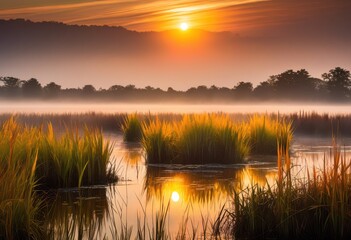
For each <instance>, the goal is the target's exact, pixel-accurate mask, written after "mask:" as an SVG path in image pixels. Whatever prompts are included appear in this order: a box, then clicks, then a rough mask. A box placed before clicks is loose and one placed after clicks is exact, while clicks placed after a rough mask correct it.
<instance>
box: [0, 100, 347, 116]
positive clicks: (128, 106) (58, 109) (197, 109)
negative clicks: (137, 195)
mask: <svg viewBox="0 0 351 240" xmlns="http://www.w3.org/2000/svg"><path fill="white" fill-rule="evenodd" d="M349 109H350V108H349V106H348V105H341V104H340V105H338V104H335V105H331V104H325V105H324V104H304V105H301V104H286V103H282V104H279V103H259V104H176V103H175V104H154V103H151V104H145V103H143V104H139V103H63V102H61V103H51V102H48V103H43V102H40V103H38V102H35V103H32V102H1V103H0V113H12V114H16V113H27V114H29V113H38V114H42V113H52V114H60V113H87V112H96V113H135V112H138V113H149V112H150V113H204V112H209V113H210V112H224V113H282V114H290V113H299V112H305V113H312V112H314V113H319V114H324V113H328V114H331V115H335V114H349V113H350V110H349Z"/></svg>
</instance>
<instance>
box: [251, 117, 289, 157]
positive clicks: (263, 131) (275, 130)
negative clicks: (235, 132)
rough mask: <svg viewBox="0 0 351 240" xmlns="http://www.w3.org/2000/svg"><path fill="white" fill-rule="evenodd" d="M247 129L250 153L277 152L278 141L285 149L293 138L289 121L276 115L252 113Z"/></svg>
mask: <svg viewBox="0 0 351 240" xmlns="http://www.w3.org/2000/svg"><path fill="white" fill-rule="evenodd" d="M247 131H248V132H249V137H248V138H249V142H250V146H251V153H252V154H277V149H278V142H279V143H280V144H281V147H282V148H283V149H282V150H283V151H285V149H289V147H290V146H289V145H290V144H289V143H290V142H291V140H292V138H293V134H292V132H293V131H292V123H291V121H287V120H285V119H284V118H283V119H279V117H278V116H277V117H276V118H274V117H268V116H266V115H254V116H252V117H251V118H250V120H249V123H248V127H247Z"/></svg>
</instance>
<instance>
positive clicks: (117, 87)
mask: <svg viewBox="0 0 351 240" xmlns="http://www.w3.org/2000/svg"><path fill="white" fill-rule="evenodd" d="M108 90H109V91H121V90H124V87H123V86H122V85H112V86H111V87H110V88H109V89H108Z"/></svg>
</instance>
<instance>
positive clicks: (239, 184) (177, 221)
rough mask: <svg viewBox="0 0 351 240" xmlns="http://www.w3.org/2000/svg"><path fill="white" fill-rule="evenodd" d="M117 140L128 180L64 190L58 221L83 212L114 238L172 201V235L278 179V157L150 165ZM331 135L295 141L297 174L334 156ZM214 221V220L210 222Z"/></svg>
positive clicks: (349, 148) (347, 147)
mask: <svg viewBox="0 0 351 240" xmlns="http://www.w3.org/2000/svg"><path fill="white" fill-rule="evenodd" d="M106 137H107V138H109V139H111V140H112V141H113V142H114V143H115V144H114V150H113V161H115V163H116V164H117V165H118V171H119V175H120V176H121V177H122V180H121V181H120V182H119V183H118V184H116V185H114V186H110V187H106V186H96V187H93V188H86V189H83V190H81V191H80V192H79V191H78V190H77V189H70V190H62V191H59V193H57V196H56V198H54V200H52V201H53V203H52V206H53V209H54V211H53V214H52V215H51V216H50V219H51V220H50V221H51V222H52V224H53V225H62V224H63V223H65V221H67V218H72V217H73V218H79V219H81V220H82V222H83V223H84V224H83V225H84V232H85V234H86V235H88V232H89V231H92V232H94V233H93V234H95V237H96V238H102V237H103V236H105V235H106V236H107V237H109V238H113V235H112V233H111V232H112V231H111V229H114V228H115V227H116V228H117V229H118V231H120V229H121V228H122V227H124V226H128V227H131V226H132V227H133V232H134V234H135V233H136V231H137V224H138V220H139V221H140V222H141V224H142V225H143V224H144V222H145V223H146V228H150V230H151V229H152V227H153V226H154V225H155V215H156V212H158V211H159V209H160V206H161V204H162V203H163V204H164V206H166V205H167V203H168V202H169V204H170V208H169V214H168V218H167V222H166V227H167V229H168V231H169V233H170V234H171V235H172V236H175V235H176V233H177V232H178V231H179V229H180V227H181V226H182V223H184V221H185V218H186V217H188V218H189V220H188V223H187V224H188V228H189V229H192V228H198V232H199V234H201V232H202V223H203V221H209V223H211V222H214V221H215V218H216V217H217V216H218V213H219V212H220V210H221V208H222V207H223V206H225V207H228V208H230V207H231V202H232V201H231V200H232V197H233V193H234V191H240V190H242V189H245V188H246V187H249V186H251V185H252V184H259V185H261V186H264V185H266V184H267V182H268V183H269V184H271V185H273V184H274V183H275V181H276V179H277V165H276V157H274V156H270V157H267V156H265V157H259V156H256V157H254V158H251V159H249V160H248V162H247V163H246V164H237V165H229V166H228V165H225V166H223V165H205V166H184V165H173V166H169V165H164V166H162V165H146V164H145V159H144V155H143V151H142V148H141V146H140V145H138V144H125V143H124V142H123V139H122V136H120V135H115V134H108V135H107V136H106ZM339 144H340V145H341V146H342V149H341V150H342V152H343V153H344V154H345V157H346V158H347V159H350V157H351V139H343V140H342V141H339ZM331 146H332V141H331V139H320V138H319V139H316V138H307V137H297V138H295V140H294V142H293V145H292V151H291V152H292V153H291V158H292V162H293V165H294V167H293V170H292V176H295V177H296V178H306V177H307V176H306V172H307V169H309V170H311V169H312V168H313V167H315V168H316V169H317V170H318V169H322V168H323V164H324V160H325V161H327V163H328V162H329V161H331V160H332V156H331V149H332V147H331ZM209 225H210V224H209Z"/></svg>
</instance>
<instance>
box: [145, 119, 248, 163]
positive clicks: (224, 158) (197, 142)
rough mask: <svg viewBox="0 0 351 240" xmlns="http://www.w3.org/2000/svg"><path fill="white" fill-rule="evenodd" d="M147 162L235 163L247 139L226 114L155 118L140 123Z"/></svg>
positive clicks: (246, 150) (246, 146) (242, 151)
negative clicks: (166, 118) (177, 119)
mask: <svg viewBox="0 0 351 240" xmlns="http://www.w3.org/2000/svg"><path fill="white" fill-rule="evenodd" d="M143 131H144V137H143V141H142V144H143V147H144V149H145V152H146V158H147V161H148V163H183V164H206V163H227V164H229V163H237V162H242V161H243V160H244V158H245V157H246V155H247V153H248V151H249V148H248V141H247V139H246V137H245V135H244V134H243V131H241V129H240V126H237V125H235V124H233V123H232V122H231V121H230V119H229V117H228V116H227V115H216V114H197V115H184V116H183V118H182V120H180V121H173V122H165V121H160V120H158V119H156V120H155V121H151V122H150V123H149V124H144V127H143Z"/></svg>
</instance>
